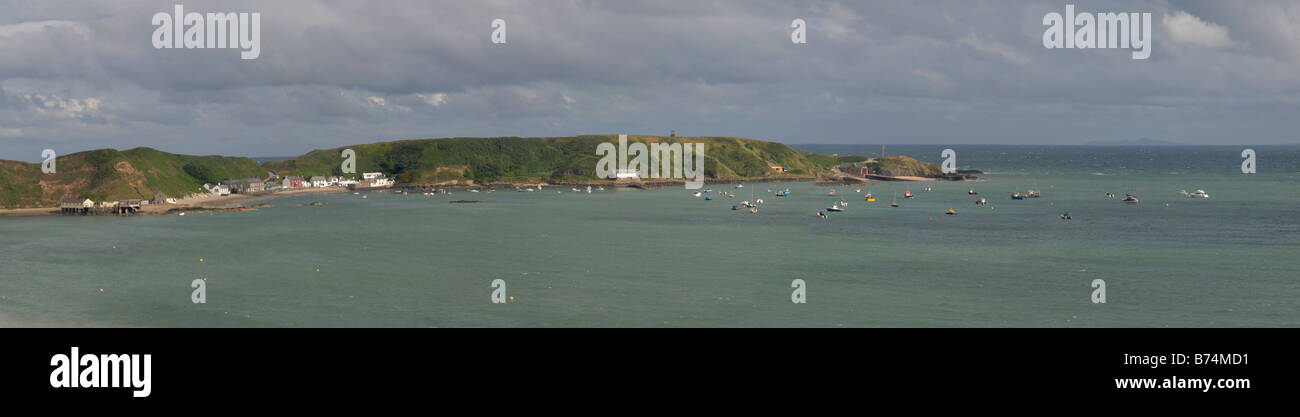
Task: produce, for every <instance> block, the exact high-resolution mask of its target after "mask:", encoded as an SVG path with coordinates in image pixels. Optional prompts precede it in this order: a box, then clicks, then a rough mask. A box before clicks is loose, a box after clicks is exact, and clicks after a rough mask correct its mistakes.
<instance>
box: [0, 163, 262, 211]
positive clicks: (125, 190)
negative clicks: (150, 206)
mask: <svg viewBox="0 0 1300 417" xmlns="http://www.w3.org/2000/svg"><path fill="white" fill-rule="evenodd" d="M56 164H57V165H56V168H57V173H55V174H48V175H47V174H44V173H42V172H41V166H40V164H32V163H26V162H17V161H4V160H0V207H5V208H19V207H53V206H56V205H58V203H59V200H61V199H63V198H67V197H77V196H84V197H89V198H90V199H92V200H95V201H104V200H110V201H111V200H124V199H150V198H153V193H154V191H162V192H163V193H166V194H167V195H169V196H173V197H181V196H185V195H188V194H191V193H195V192H199V191H202V186H203V183H205V182H218V181H221V180H224V179H228V178H246V177H257V178H262V177H265V176H266V171H265V170H263V169H262V167H261V166H259V165H258V164H257V162H254V161H253V160H252V159H248V158H235V157H225V156H190V155H176V154H170V153H166V152H161V151H158V150H155V149H150V148H135V149H131V150H127V151H118V150H113V149H99V150H93V151H86V152H78V153H75V154H71V155H65V156H62V157H59V158H58V159H57V160H56Z"/></svg>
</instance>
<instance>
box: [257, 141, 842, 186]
mask: <svg viewBox="0 0 1300 417" xmlns="http://www.w3.org/2000/svg"><path fill="white" fill-rule="evenodd" d="M602 142H610V143H613V144H615V145H617V143H618V136H617V135H584V136H576V137H555V138H517V137H508V138H449V139H421V140H406V141H396V142H382V143H374V144H367V145H355V146H347V147H342V148H335V149H325V150H315V151H312V152H309V153H307V154H306V155H303V156H300V157H297V158H291V159H286V160H283V161H275V162H268V163H266V164H265V166H266V168H267V169H270V170H273V171H276V173H278V174H280V175H301V176H310V175H338V174H340V173H341V170H340V169H339V164H340V163H341V161H342V159H341V158H340V156H339V154H340V152H342V150H343V149H346V148H350V149H352V150H354V151H356V153H357V160H356V162H357V172H373V171H380V172H384V173H386V174H389V175H390V176H394V177H396V178H397V179H398V181H400V182H405V183H416V184H427V183H434V182H441V181H448V180H466V179H473V180H476V181H479V182H483V181H515V180H537V179H551V180H564V181H583V180H596V179H598V178H596V175H595V169H596V163H597V161H599V159H600V157H598V156H597V155H596V147H597V146H598V145H599V144H600V143H602ZM628 142H629V143H633V142H642V143H652V142H659V143H672V142H683V143H685V142H691V143H704V144H705V164H704V166H705V175H706V177H708V178H735V177H770V176H779V175H780V174H777V173H774V172H773V171H772V170H771V169H770V167H769V166H770V165H781V166H785V167H787V168H789V169H790V171H789V172H788V173H787V174H785V175H805V176H807V175H816V174H819V173H822V172H824V171H825V170H826V169H827V168H829V167H831V166H833V165H834V164H835V162H836V161H835V158H834V157H831V156H828V155H818V154H811V153H806V152H799V151H796V150H794V149H792V148H790V147H789V146H786V145H785V144H781V143H776V142H764V141H758V140H753V139H745V138H731V137H695V138H671V139H670V138H666V137H658V136H631V135H630V136H629V137H628Z"/></svg>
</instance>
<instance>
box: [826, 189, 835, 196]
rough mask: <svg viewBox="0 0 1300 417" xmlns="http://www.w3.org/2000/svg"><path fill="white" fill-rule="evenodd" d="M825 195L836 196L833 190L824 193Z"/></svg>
mask: <svg viewBox="0 0 1300 417" xmlns="http://www.w3.org/2000/svg"><path fill="white" fill-rule="evenodd" d="M826 195H829V196H835V195H837V193H836V192H835V190H831V191H830V192H828V193H826Z"/></svg>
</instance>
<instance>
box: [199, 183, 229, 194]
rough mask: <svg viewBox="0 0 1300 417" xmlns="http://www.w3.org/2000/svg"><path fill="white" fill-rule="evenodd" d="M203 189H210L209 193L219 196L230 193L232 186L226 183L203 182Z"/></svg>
mask: <svg viewBox="0 0 1300 417" xmlns="http://www.w3.org/2000/svg"><path fill="white" fill-rule="evenodd" d="M203 189H205V190H208V193H209V194H212V195H218V196H227V195H230V186H229V185H225V184H217V185H212V184H203Z"/></svg>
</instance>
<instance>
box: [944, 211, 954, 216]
mask: <svg viewBox="0 0 1300 417" xmlns="http://www.w3.org/2000/svg"><path fill="white" fill-rule="evenodd" d="M943 214H946V215H949V216H956V215H957V210H953V209H948V211H945V212H943Z"/></svg>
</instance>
